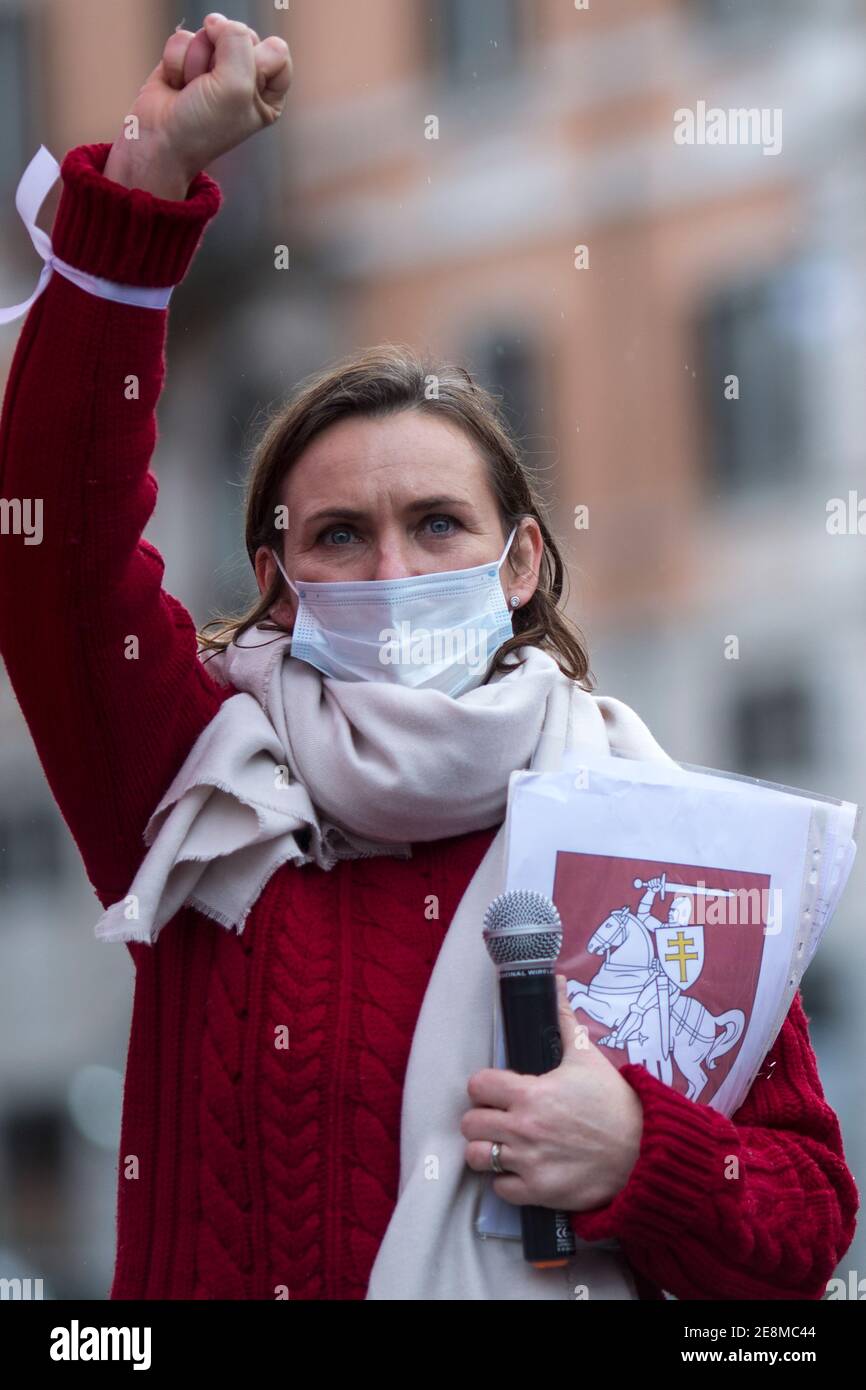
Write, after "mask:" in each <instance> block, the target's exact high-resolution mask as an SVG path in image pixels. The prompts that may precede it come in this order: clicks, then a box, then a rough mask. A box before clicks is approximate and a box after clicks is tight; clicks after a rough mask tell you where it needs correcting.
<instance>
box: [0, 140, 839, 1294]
mask: <svg viewBox="0 0 866 1390" xmlns="http://www.w3.org/2000/svg"><path fill="white" fill-rule="evenodd" d="M109 148H110V145H109V144H107V143H106V144H99V145H83V146H80V147H78V148H77V149H74V150H71V151H70V152H69V153H68V154H67V156H66V158H65V159H64V161H63V165H62V177H63V191H62V197H61V201H60V205H59V208H58V212H57V216H56V219H55V224H54V228H53V242H54V249H55V252H56V254H57V255H58V256H59V257H61V258H62V259H63V260H65V261H68V262H70V263H72V264H73V265H75V266H78V267H80V268H81V269H83V270H86V271H90V272H91V273H93V274H96V275H100V276H103V277H105V278H107V279H109V280H114V281H120V282H124V283H127V284H134V285H168V284H176V283H178V282H179V281H180V280H181V279H182V278H183V276H184V274H185V272H186V270H187V267H188V265H189V262H190V260H191V258H192V256H193V254H194V252H195V249H196V247H197V245H198V243H199V240H200V238H201V235H202V232H203V230H204V228H205V226H206V224H207V222H208V220H209V219H210V218H211V217H213V215H214V214H215V213H216V212H217V210H218V208H219V205H220V201H221V194H220V190H219V188H218V186H217V184H216V183H214V181H213V180H212V179H210V178H209V177H208V176H207V175H205V174H203V173H202V174H200V175H198V177H197V178H196V179H195V180H194V182H193V184H192V185H191V187H190V190H189V194H188V197H187V199H186V201H184V202H171V201H165V200H162V199H159V198H155V197H153V196H152V195H151V194H149V193H146V192H144V191H143V190H140V189H135V190H128V189H124V188H122V187H121V186H120V185H118V184H115V183H113V182H111V181H109V180H107V179H106V178H104V176H103V174H102V169H103V167H104V164H105V160H106V158H107V155H108V150H109ZM167 319H168V311H157V310H153V309H144V308H137V307H132V306H128V305H122V304H117V303H114V302H111V301H109V300H106V299H101V298H98V297H96V296H94V295H91V294H88V293H87V292H85V291H83V290H81V289H79V288H78V287H77V286H75V285H73V284H71V283H70V282H69V281H68V280H66V279H64V278H63V277H62V276H61V275H59V274H56V273H55V275H54V276H53V277H52V279H51V281H50V282H49V284H48V286H47V289H46V290H45V292H44V293H43V294H42V295H41V297H40V298H39V299H38V300H37V301H36V303H35V304H34V305H33V307H32V308H31V309H30V311H29V313H28V316H27V319H26V321H25V323H24V324H23V327H22V331H21V334H20V338H19V341H18V344H17V347H16V351H15V356H14V360H13V362H12V367H11V372H10V376H9V380H8V383H7V386H6V391H5V397H4V403H3V414H2V422H0V469H2V473H0V491H2V495H3V496H4V497H6V498H15V497H19V498H25V497H30V498H37V497H38V498H42V499H43V505H44V513H43V516H44V522H43V530H44V535H43V540H42V543H41V544H40V545H26V544H25V543H24V539H25V538H24V537H23V536H16V535H11V534H10V535H4V536H3V537H2V538H0V594H2V602H0V652H2V655H3V658H4V660H5V663H6V668H7V671H8V675H9V678H10V680H11V682H12V686H13V688H14V690H15V693H16V695H17V698H18V700H19V702H20V705H21V708H22V710H23V713H24V717H25V719H26V720H27V723H28V725H29V728H30V731H31V734H32V737H33V740H34V743H35V746H36V749H37V752H38V755H39V758H40V760H41V763H42V766H43V768H44V771H45V775H46V777H47V779H48V781H49V783H50V786H51V788H52V791H53V793H54V796H55V797H56V799H57V803H58V805H59V807H60V809H61V811H62V813H63V816H64V818H65V820H66V822H67V824H68V826H69V828H70V831H71V833H72V834H73V836H74V838H75V840H76V843H77V845H78V847H79V849H80V852H81V855H82V859H83V862H84V865H85V868H86V871H87V874H88V876H89V879H90V881H91V883H92V885H93V887H94V890H95V892H96V895H97V897H98V899H99V901H100V902H101V903H102V905H103V906H108V905H109V904H110V903H112V902H115V901H116V900H117V899H119V898H121V897H123V896H124V895H125V893H126V891H127V889H128V887H129V884H130V881H131V879H132V878H133V876H134V873H135V871H136V869H137V867H138V865H139V863H140V860H141V858H142V856H143V854H144V853H145V847H144V842H143V838H142V834H143V830H144V827H145V824H146V822H147V820H148V818H149V816H150V814H151V812H152V811H153V809H154V807H155V806H156V804H157V802H158V801H159V799H160V798H161V796H162V794H163V792H164V791H165V789H166V787H167V786H168V784H169V783H170V781H171V780H172V778H173V777H174V775H175V773H176V772H177V770H178V768H179V767H180V765H181V763H182V762H183V761H184V759H185V757H186V755H187V753H188V752H189V750H190V748H191V747H192V745H193V743H194V742H195V740H196V738H197V736H198V735H199V734H200V733H201V731H202V729H203V728H204V727H205V725H206V724H207V723H208V722H209V721H210V720H211V719H212V718H213V716H214V714H215V713H216V711H217V709H218V707H219V705H220V702H221V701H222V700H223V699H225V698H226V697H227V696H228V695H229V694H231V693H232V692H231V691H230V690H226V689H225V688H224V687H220V686H218V685H216V684H215V682H214V681H213V680H212V678H211V677H210V676H209V675H208V674H207V672H206V670H204V669H203V668H202V666H201V664H200V662H199V661H198V659H197V656H196V640H195V630H194V625H193V622H192V619H191V617H190V616H189V614H188V613H187V611H186V609H185V608H184V607H183V605H182V604H181V603H180V602H179V601H178V600H177V599H176V598H173V597H172V596H171V595H170V594H167V593H166V592H165V591H164V590H163V589H162V588H161V579H162V575H163V563H162V560H161V558H160V555H159V553H158V552H157V550H156V549H155V548H154V547H153V545H151V544H150V543H149V542H147V541H145V540H143V539H142V538H141V535H142V531H143V530H144V528H145V526H146V524H147V522H148V519H149V518H150V516H151V513H152V512H153V509H154V506H155V503H156V496H157V484H156V479H155V478H154V475H153V473H152V472H150V471H149V464H150V459H151V456H152V453H153V450H154V446H155V443H156V439H157V428H156V418H155V411H156V405H157V401H158V398H159V395H160V392H161V389H162V384H163V379H164V369H165V357H164V349H165V336H166V327H167ZM132 375H134V376H136V377H137V378H138V381H139V392H138V395H137V397H135V396H134V395H132V394H131V393H130V392H129V391H128V390H127V389H126V388H127V382H128V379H129V377H130V376H132ZM34 614H39V615H41V616H42V617H45V616H46V615H47V619H48V623H47V627H46V628H45V631H46V632H47V633H48V636H49V640H50V649H49V650H46V645H45V642H44V641H41V640H36V641H34V639H33V615H34ZM131 633H135V634H136V635H137V637H138V639H139V658H138V660H135V661H132V660H128V659H127V655H126V651H127V645H126V642H127V638H128V636H129V634H131ZM46 662H48V663H50V665H49V668H48V674H47V675H46ZM493 833H494V832H493V830H486V831H482V832H479V833H476V834H472V835H465V836H460V837H455V838H453V839H449V840H441V841H438V842H436V843H433V844H418V845H415V846H414V847H413V850H414V853H413V858H412V859H411V860H410V861H401V860H398V859H389V858H376V859H371V860H349V861H345V862H342V863H340V864H339V865H338V866H337V867H336V868H334V869H333V870H332V871H331V872H329V873H325V872H323V871H321V870H320V869H318V868H317V867H316V866H315V865H308V866H305V867H303V868H301V869H298V868H293V867H291V866H289V865H284V866H283V867H282V868H281V869H280V870H278V871H277V873H276V874H274V876H273V877H272V879H271V880H270V882H269V883H268V884H267V886H266V889H265V891H264V892H263V893H262V895H261V897H260V898H259V900H258V902H257V903H256V905H255V906H254V908H253V911H252V912H251V914H250V916H249V918H248V920H247V925H246V928H245V931H244V933H243V935H242V936H240V937H238V936H237V935H235V934H234V933H232V932H228V931H225V930H224V929H223V928H222V927H220V926H218V925H216V924H215V923H214V922H212V921H210V920H209V919H208V918H205V917H203V916H201V915H199V914H197V913H196V912H194V911H192V910H189V909H184V910H183V911H181V912H180V913H178V914H177V916H176V917H175V918H174V919H173V920H172V921H171V922H170V923H169V924H168V925H167V926H166V927H165V928H164V929H163V931H162V933H161V935H160V936H159V938H158V940H157V943H156V945H154V946H145V945H130V946H129V950H130V953H131V955H132V959H133V961H134V964H135V998H134V1005H133V1015H132V1027H131V1033H130V1039H129V1054H128V1061H127V1069H126V1080H125V1088H124V1103H123V1124H122V1134H121V1148H120V1162H119V1172H118V1203H117V1237H118V1238H117V1263H116V1269H115V1276H114V1282H113V1286H112V1289H111V1297H112V1298H238V1299H247V1298H263V1299H264V1298H266V1299H271V1298H274V1297H275V1296H277V1290H278V1289H279V1287H280V1286H286V1288H287V1290H288V1294H289V1297H291V1298H300V1299H312V1298H326V1299H337V1298H345V1299H362V1298H363V1297H364V1295H365V1291H366V1285H367V1280H368V1277H369V1272H370V1269H371V1267H372V1264H373V1261H374V1258H375V1255H376V1251H377V1249H378V1246H379V1243H380V1241H381V1238H382V1236H383V1233H384V1231H385V1228H386V1226H387V1224H388V1220H389V1217H390V1214H391V1211H392V1209H393V1206H394V1202H395V1200H396V1194H397V1183H398V1175H399V1156H398V1141H399V1119H400V1099H401V1091H402V1085H403V1079H404V1074H405V1068H406V1063H407V1058H408V1053H409V1046H410V1042H411V1039H412V1033H413V1030H414V1026H415V1022H416V1018H417V1015H418V1012H419V1009H420V1005H421V1001H422V998H423V996H424V992H425V989H426V986H427V982H428V979H429V975H430V971H431V969H432V966H433V964H434V961H435V959H436V955H437V952H438V950H439V947H440V945H441V942H442V936H443V933H444V931H445V930H446V928H447V925H448V923H449V921H450V919H451V916H452V914H453V912H454V910H455V908H456V906H457V904H458V902H459V900H460V897H461V895H462V893H463V891H464V889H465V887H466V885H467V883H468V881H469V878H470V877H471V875H472V873H473V872H474V870H475V868H476V866H477V864H478V863H479V861H480V859H481V857H482V856H483V854H484V852H485V850H486V848H487V846H488V844H489V842H490V839H491V838H492V836H493ZM430 893H435V894H436V895H438V898H439V917H438V920H436V921H429V920H428V919H427V917H426V915H425V906H426V903H427V899H428V894H430ZM95 916H96V913H94V917H95ZM280 1025H287V1026H288V1029H289V1047H288V1049H283V1048H280V1049H278V1048H276V1047H275V1045H274V1042H275V1036H276V1035H275V1029H277V1028H278V1027H279V1026H280ZM771 1063H772V1064H773V1065H770V1064H771ZM764 1072H765V1074H764V1075H762V1076H761V1077H760V1078H759V1079H758V1080H756V1081H755V1083H754V1085H753V1086H752V1089H751V1091H750V1093H749V1095H748V1097H747V1099H746V1101H745V1103H744V1104H743V1106H742V1107H741V1109H740V1110H739V1111H738V1112H737V1114H736V1115H735V1116H734V1117H733V1119H726V1118H724V1117H723V1116H721V1115H720V1114H718V1113H717V1112H716V1111H715V1110H712V1109H710V1108H709V1107H707V1106H704V1105H700V1104H696V1103H694V1102H693V1101H690V1100H686V1099H685V1098H684V1097H683V1096H681V1095H679V1094H677V1093H675V1092H674V1091H673V1090H671V1089H670V1088H669V1087H667V1086H665V1085H664V1084H663V1083H662V1082H660V1081H659V1080H657V1079H656V1078H655V1077H653V1076H651V1075H650V1074H649V1072H648V1071H646V1070H645V1068H644V1067H642V1066H640V1065H634V1064H629V1065H626V1066H624V1067H623V1069H622V1073H621V1074H622V1075H623V1076H624V1077H625V1079H626V1080H627V1081H628V1082H629V1084H630V1085H631V1086H632V1087H633V1088H634V1089H635V1091H636V1092H637V1094H638V1095H639V1097H640V1099H641V1102H642V1105H643V1113H644V1127H643V1137H642V1142H641V1148H640V1154H639V1157H638V1160H637V1162H636V1164H635V1167H634V1169H633V1170H632V1173H631V1175H630V1177H629V1180H628V1182H627V1184H626V1185H625V1187H624V1188H623V1189H622V1190H621V1191H620V1192H619V1193H618V1194H617V1196H616V1197H615V1198H614V1200H613V1201H612V1202H610V1203H608V1204H607V1205H606V1206H605V1207H603V1208H600V1209H598V1210H597V1211H595V1212H588V1213H581V1214H575V1215H574V1217H573V1224H574V1228H575V1230H576V1231H577V1232H578V1233H579V1234H580V1235H582V1236H585V1237H587V1238H590V1239H593V1238H601V1237H603V1236H611V1235H613V1236H616V1237H618V1238H619V1240H620V1242H621V1244H622V1248H623V1250H624V1253H625V1255H626V1256H627V1258H628V1259H629V1260H630V1262H631V1264H632V1266H633V1268H634V1269H635V1271H636V1272H637V1274H638V1276H639V1277H640V1279H641V1287H642V1291H643V1293H644V1294H645V1296H648V1297H660V1296H661V1294H660V1289H666V1290H668V1292H669V1293H672V1294H674V1295H675V1296H676V1297H678V1298H681V1299H709V1298H718V1299H742V1298H759V1299H761V1298H782V1299H784V1298H804V1297H805V1298H812V1299H817V1298H820V1297H821V1296H822V1293H823V1292H824V1289H825V1286H826V1283H827V1280H828V1279H829V1278H830V1276H831V1275H832V1274H833V1272H834V1269H835V1267H836V1265H837V1263H838V1261H839V1260H840V1259H841V1257H842V1256H843V1255H844V1253H845V1251H846V1250H847V1249H848V1247H849V1245H850V1243H851V1240H852V1237H853V1233H854V1225H855V1212H856V1211H857V1208H858V1203H859V1197H858V1192H857V1189H856V1187H855V1184H854V1181H853V1178H852V1176H851V1174H850V1172H849V1170H848V1168H847V1166H846V1162H845V1156H844V1152H843V1147H842V1140H841V1136H840V1131H839V1124H838V1121H837V1118H836V1115H835V1114H834V1112H833V1110H832V1109H831V1107H830V1106H829V1105H828V1104H827V1101H826V1100H825V1098H824V1094H823V1091H822V1088H821V1083H820V1081H819V1078H818V1073H817V1069H816V1065H815V1057H814V1053H813V1051H812V1048H811V1045H810V1041H809V1034H808V1029H807V1022H806V1018H805V1015H804V1013H803V1008H802V1001H801V998H800V995H799V994H798V995H797V997H796V999H795V1001H794V1003H793V1005H792V1007H791V1010H790V1013H789V1015H788V1018H787V1020H786V1022H785V1024H784V1026H783V1028H782V1030H781V1032H780V1034H779V1037H778V1039H777V1041H776V1043H775V1046H774V1047H773V1049H772V1052H771V1054H770V1056H769V1058H768V1061H767V1063H766V1064H765V1069H764ZM467 1079H468V1078H467ZM468 1106H469V1100H468V1097H467V1107H468ZM731 1155H736V1156H737V1157H738V1158H739V1163H740V1176H739V1178H738V1179H737V1180H731V1179H728V1178H726V1177H725V1173H726V1171H728V1168H727V1166H726V1165H727V1164H728V1161H729V1158H730V1156H731ZM644 1281H646V1282H644Z"/></svg>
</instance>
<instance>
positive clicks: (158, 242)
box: [51, 141, 222, 287]
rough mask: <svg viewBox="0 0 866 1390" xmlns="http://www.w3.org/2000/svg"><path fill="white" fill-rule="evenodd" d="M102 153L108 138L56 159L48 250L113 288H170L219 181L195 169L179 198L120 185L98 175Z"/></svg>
mask: <svg viewBox="0 0 866 1390" xmlns="http://www.w3.org/2000/svg"><path fill="white" fill-rule="evenodd" d="M110 150H111V142H110V141H106V142H104V143H101V144H97V145H78V146H76V147H75V148H74V149H71V150H70V151H69V152H68V154H67V155H66V157H65V159H64V160H63V163H62V164H61V166H60V174H61V178H62V180H63V190H62V193H61V195H60V202H59V205H58V208H57V213H56V216H55V219H54V227H53V229H52V233H51V242H52V247H53V250H54V253H55V255H56V256H59V258H60V259H61V260H63V261H67V262H68V263H69V264H70V265H74V266H76V267H77V269H79V270H84V271H87V272H88V273H89V274H90V275H99V276H101V277H102V278H103V279H106V280H112V281H114V282H115V283H117V284H123V285H140V286H149V287H157V286H169V285H176V284H178V283H179V282H180V281H181V280H182V279H183V277H184V275H185V274H186V271H187V267H188V266H189V263H190V261H191V260H192V257H193V254H194V253H195V250H196V248H197V247H198V244H199V242H200V240H201V237H202V234H203V232H204V229H205V227H206V225H207V223H208V222H209V220H210V219H211V218H212V217H213V216H214V214H215V213H216V212H218V210H219V208H220V205H221V203H222V193H221V191H220V187H219V184H218V183H216V182H215V180H214V179H212V178H211V177H210V176H209V175H208V174H206V173H204V171H202V172H201V173H199V174H196V176H195V178H194V179H193V180H192V182H191V184H190V186H189V190H188V192H187V196H186V199H185V200H183V201H181V200H180V199H178V200H177V201H173V200H172V199H170V198H158V197H157V196H156V195H155V194H153V193H149V192H148V191H147V190H146V189H143V188H125V187H124V186H123V185H122V184H119V183H115V182H114V180H113V179H109V178H106V177H105V175H104V174H103V172H102V171H103V169H104V168H105V164H106V162H107V160H108V155H109V152H110Z"/></svg>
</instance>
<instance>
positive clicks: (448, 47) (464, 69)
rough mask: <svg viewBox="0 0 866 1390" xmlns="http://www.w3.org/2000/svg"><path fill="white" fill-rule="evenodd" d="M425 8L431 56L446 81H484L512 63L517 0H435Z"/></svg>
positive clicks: (515, 51)
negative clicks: (435, 0)
mask: <svg viewBox="0 0 866 1390" xmlns="http://www.w3.org/2000/svg"><path fill="white" fill-rule="evenodd" d="M426 12H427V19H428V24H429V31H430V38H431V42H432V46H433V52H434V56H435V59H436V61H437V63H438V65H439V68H440V70H441V72H442V73H443V75H444V77H445V79H446V81H448V82H450V83H453V84H455V85H457V84H462V83H466V82H474V81H485V80H489V79H491V78H495V77H498V76H502V75H503V74H505V73H508V72H510V71H511V69H512V68H513V67H514V66H515V64H516V62H517V58H518V49H519V38H520V35H519V6H518V4H517V0H471V3H467V0H438V3H437V4H435V5H429V6H427V7H426Z"/></svg>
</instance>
